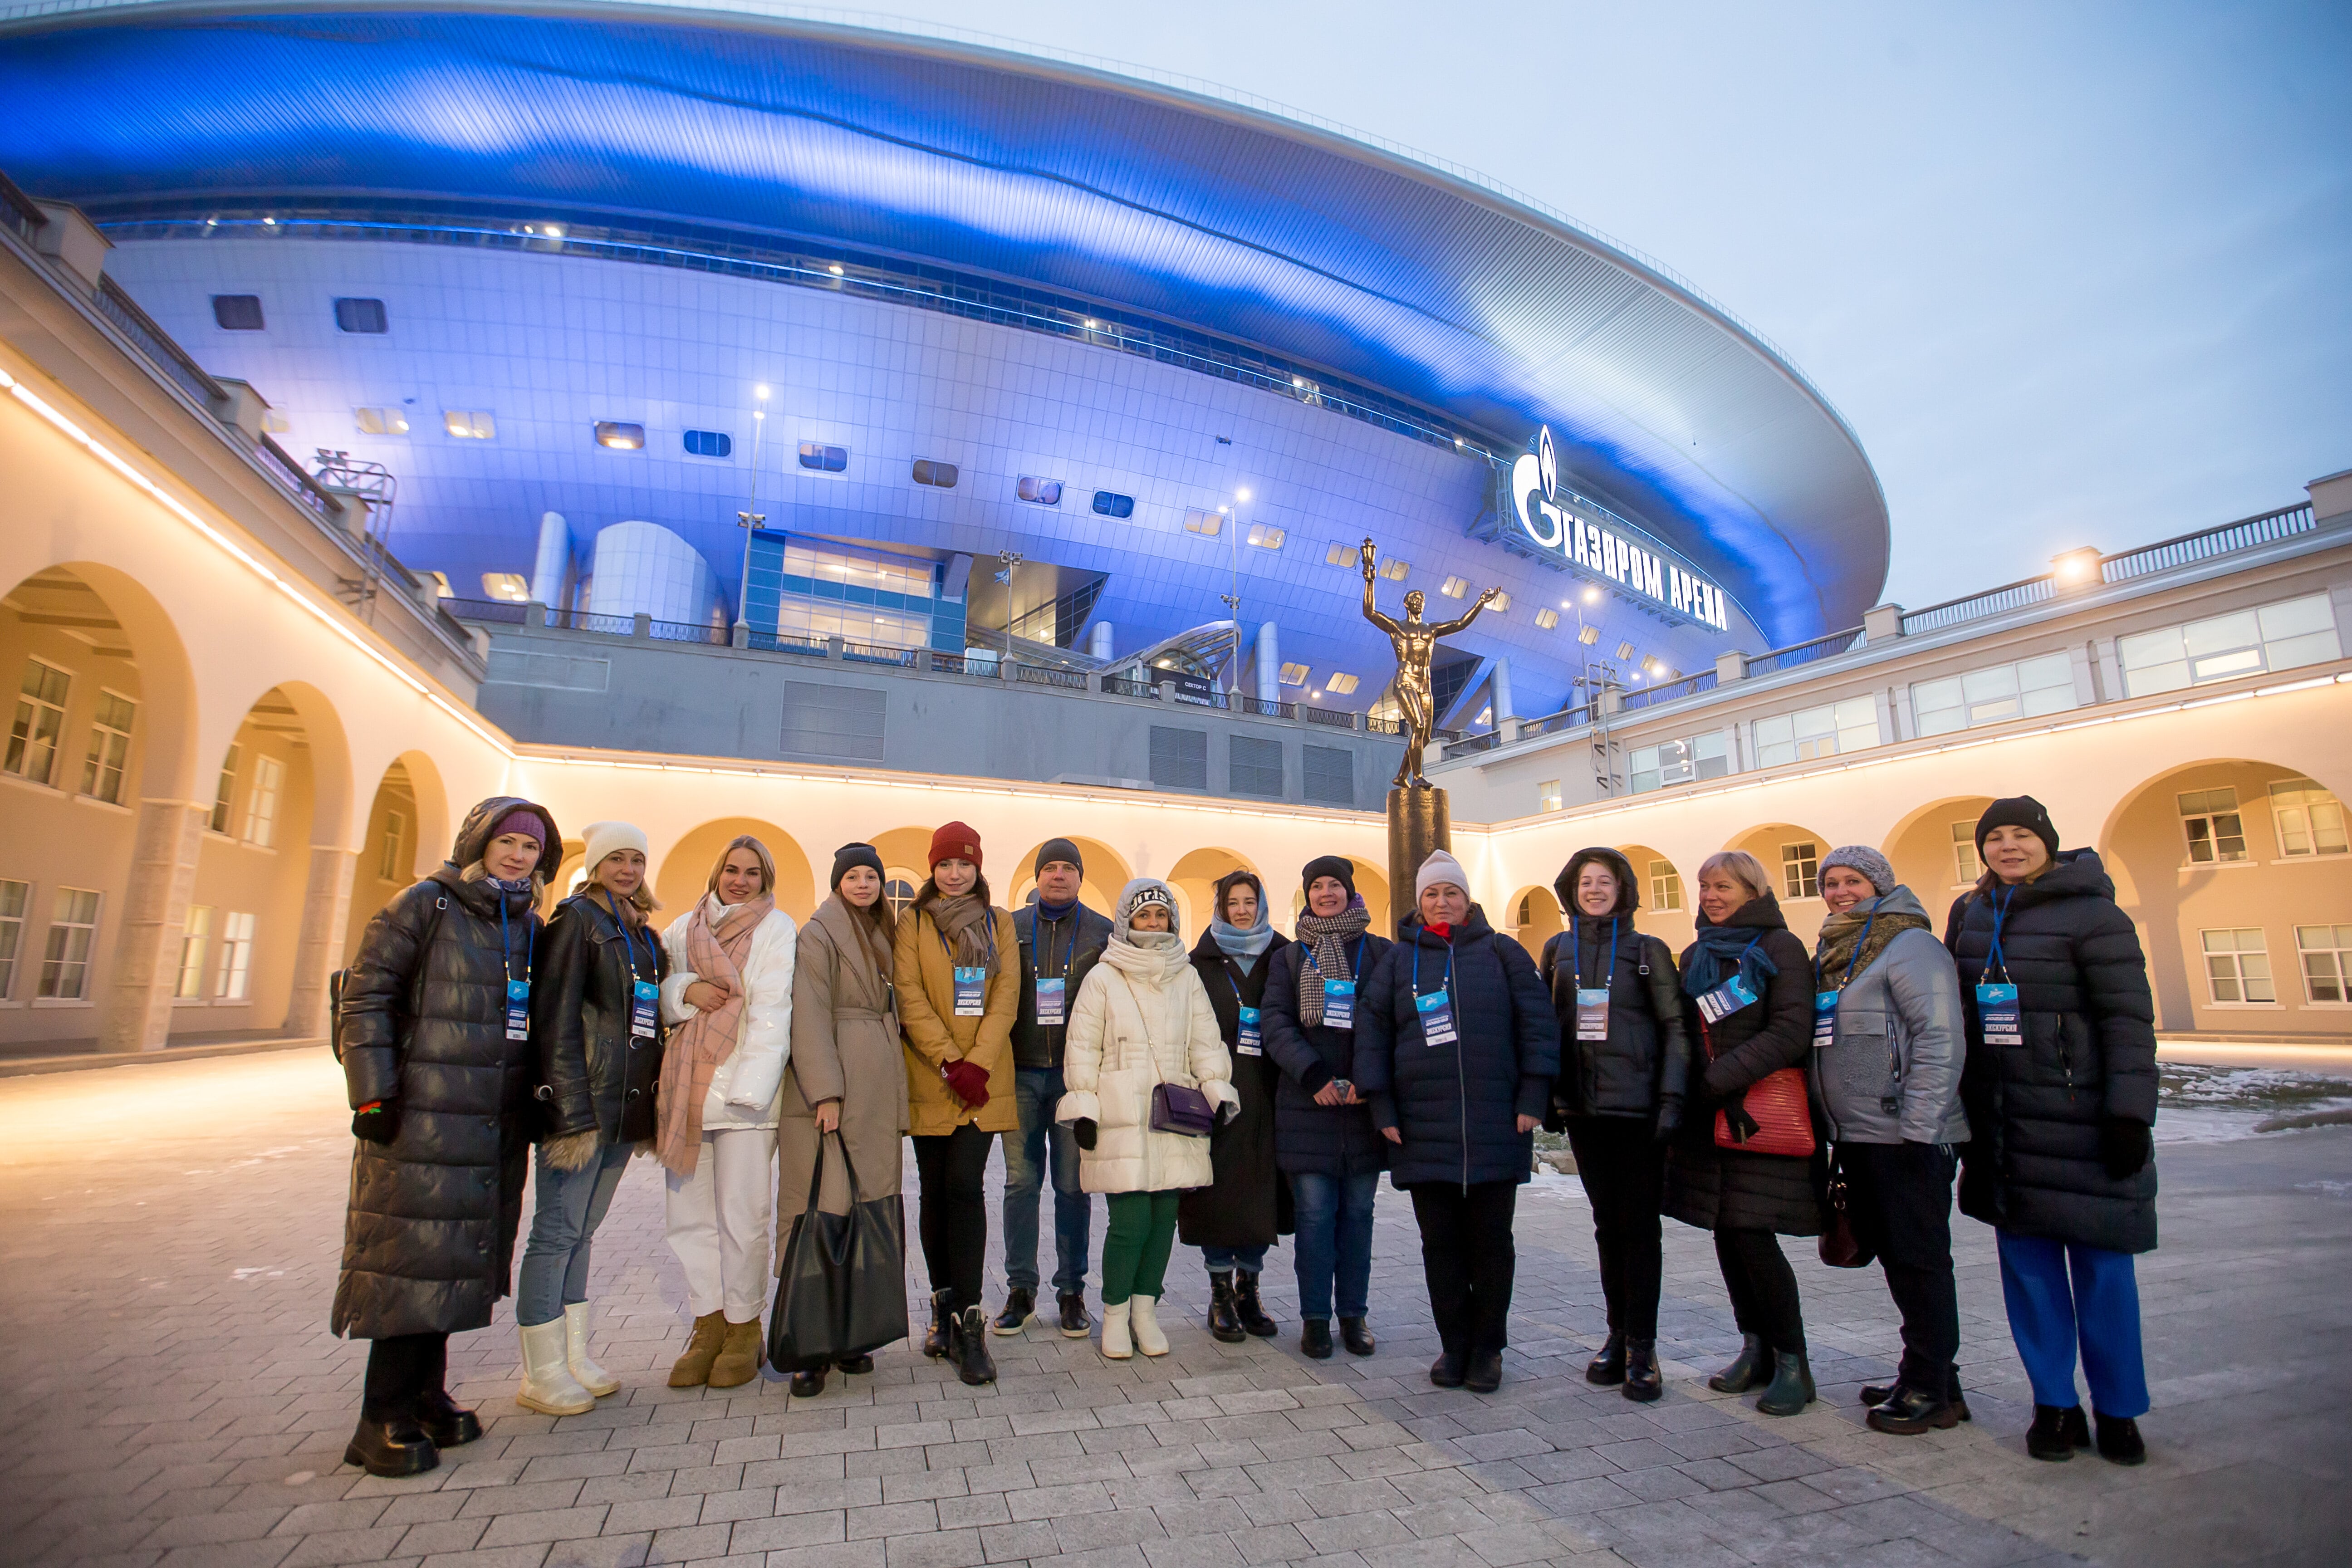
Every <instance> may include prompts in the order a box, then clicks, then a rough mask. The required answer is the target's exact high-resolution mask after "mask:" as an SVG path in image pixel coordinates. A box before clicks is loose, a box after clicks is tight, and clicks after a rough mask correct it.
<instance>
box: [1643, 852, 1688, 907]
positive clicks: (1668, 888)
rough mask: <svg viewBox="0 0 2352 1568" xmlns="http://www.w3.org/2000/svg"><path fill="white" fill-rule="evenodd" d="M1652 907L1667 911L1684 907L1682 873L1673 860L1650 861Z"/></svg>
mask: <svg viewBox="0 0 2352 1568" xmlns="http://www.w3.org/2000/svg"><path fill="white" fill-rule="evenodd" d="M1650 907H1651V908H1652V909H1654V910H1666V911H1672V910H1679V909H1681V908H1682V907H1683V878H1682V873H1681V872H1679V871H1677V870H1675V863H1674V862H1673V861H1671V860H1653V861H1651V862H1650Z"/></svg>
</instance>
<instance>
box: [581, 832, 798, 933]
mask: <svg viewBox="0 0 2352 1568" xmlns="http://www.w3.org/2000/svg"><path fill="white" fill-rule="evenodd" d="M745 833H748V834H750V835H751V837H754V838H757V839H758V840H759V841H760V842H761V843H762V844H764V845H766V846H767V847H768V853H769V855H770V856H772V857H773V858H774V859H775V862H776V907H777V908H778V909H780V910H783V911H784V912H785V913H786V914H788V915H790V916H792V917H793V919H794V920H795V921H806V920H807V919H808V918H809V917H810V916H811V915H813V914H814V913H816V907H817V905H818V904H819V903H820V902H821V901H823V900H822V894H821V892H820V890H819V889H818V887H817V879H816V876H815V875H814V873H813V872H811V871H810V869H809V858H808V852H807V851H806V850H804V849H803V848H802V847H801V844H800V840H798V839H796V838H794V837H793V836H792V835H791V834H789V833H787V832H785V831H784V830H783V829H782V828H781V827H779V826H776V825H775V824H774V823H772V822H765V821H762V820H761V819H760V818H759V817H756V816H721V817H718V818H715V819H713V820H712V821H709V822H706V823H703V824H702V825H701V826H698V827H694V828H691V829H689V830H688V831H687V832H686V833H685V834H684V835H682V836H681V837H679V838H678V840H677V843H676V844H674V845H672V846H671V847H670V849H669V853H668V854H667V855H665V856H663V857H662V863H661V868H660V869H659V870H658V871H657V872H656V874H655V876H654V897H655V898H656V899H658V900H661V905H662V912H661V914H660V915H659V916H657V917H656V923H657V924H660V925H664V926H667V924H668V923H669V922H670V921H674V920H676V919H677V917H678V916H680V915H682V914H684V913H686V911H687V910H690V909H692V908H693V907H694V904H695V900H698V899H699V898H701V897H702V895H703V891H704V889H706V888H707V887H708V886H709V881H710V868H711V867H712V866H714V865H716V864H717V863H718V860H719V852H720V851H721V850H723V849H725V848H726V847H727V841H728V840H729V839H730V838H733V837H737V836H738V835H740V834H745ZM578 853H579V852H578V851H577V850H573V851H572V855H575V856H576V855H577V854H578ZM568 858H569V857H567V859H568ZM825 864H826V866H828V867H830V866H831V865H832V864H833V861H832V858H830V857H827V858H826V860H825ZM574 869H580V868H578V867H576V866H575V867H570V868H567V869H566V871H565V872H564V876H565V878H566V879H567V880H568V879H570V877H571V874H572V870H574Z"/></svg>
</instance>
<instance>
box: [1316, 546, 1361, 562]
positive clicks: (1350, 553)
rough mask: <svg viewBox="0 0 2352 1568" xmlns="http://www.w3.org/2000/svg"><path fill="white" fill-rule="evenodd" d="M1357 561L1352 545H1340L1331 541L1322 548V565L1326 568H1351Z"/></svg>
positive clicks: (1354, 548)
mask: <svg viewBox="0 0 2352 1568" xmlns="http://www.w3.org/2000/svg"><path fill="white" fill-rule="evenodd" d="M1358 559H1359V557H1358V555H1357V553H1356V547H1355V546H1354V545H1352V544H1342V543H1340V542H1339V541H1338V540H1333V541H1332V542H1330V543H1328V544H1327V545H1325V546H1324V547H1323V564H1324V565H1326V566H1352V565H1354V564H1355V563H1356V562H1357V560H1358Z"/></svg>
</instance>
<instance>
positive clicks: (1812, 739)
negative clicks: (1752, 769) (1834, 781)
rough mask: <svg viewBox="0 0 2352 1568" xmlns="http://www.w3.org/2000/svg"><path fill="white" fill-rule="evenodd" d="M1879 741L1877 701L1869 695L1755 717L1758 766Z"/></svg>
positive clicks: (1802, 759)
mask: <svg viewBox="0 0 2352 1568" xmlns="http://www.w3.org/2000/svg"><path fill="white" fill-rule="evenodd" d="M1876 744H1878V704H1877V702H1876V701H1875V700H1873V699H1871V698H1868V697H1849V698H1847V699H1846V700H1844V701H1843V702H1830V703H1824V704H1822V706H1821V707H1819V708H1803V709H1800V710H1797V711H1796V712H1794V713H1783V714H1780V715H1779V716H1778V717H1775V718H1771V719H1759V720H1757V721H1756V765H1757V766H1758V767H1759V768H1775V767H1779V766H1780V765H1781V764H1783V763H1804V762H1811V761H1812V760H1814V759H1815V758H1817V757H1834V756H1837V755H1840V754H1841V753H1843V752H1858V751H1862V750H1864V748H1866V747H1870V746H1874V745H1876Z"/></svg>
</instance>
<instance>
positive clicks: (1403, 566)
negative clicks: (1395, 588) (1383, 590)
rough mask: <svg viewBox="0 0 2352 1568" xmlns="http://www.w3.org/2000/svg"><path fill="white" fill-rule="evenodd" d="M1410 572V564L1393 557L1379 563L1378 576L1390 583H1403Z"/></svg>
mask: <svg viewBox="0 0 2352 1568" xmlns="http://www.w3.org/2000/svg"><path fill="white" fill-rule="evenodd" d="M1411 572H1412V564H1411V563H1408V562H1404V561H1400V560H1398V559H1397V558H1396V557H1395V556H1393V555H1391V556H1390V557H1389V558H1388V559H1387V560H1385V561H1383V562H1381V566H1380V574H1381V576H1383V577H1385V578H1387V579H1388V580H1389V581H1390V582H1391V583H1402V582H1403V581H1404V580H1405V577H1406V575H1407V574H1409V573H1411Z"/></svg>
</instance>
